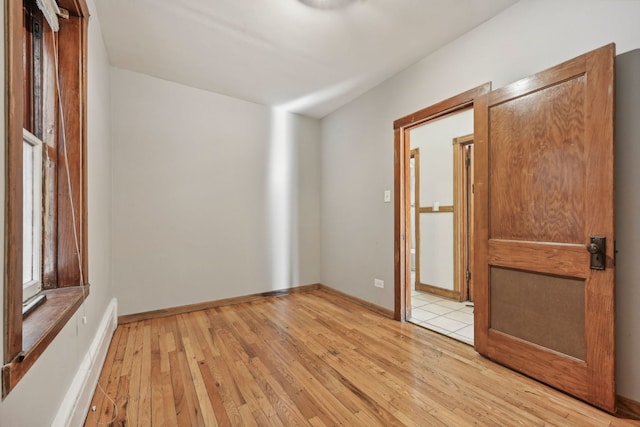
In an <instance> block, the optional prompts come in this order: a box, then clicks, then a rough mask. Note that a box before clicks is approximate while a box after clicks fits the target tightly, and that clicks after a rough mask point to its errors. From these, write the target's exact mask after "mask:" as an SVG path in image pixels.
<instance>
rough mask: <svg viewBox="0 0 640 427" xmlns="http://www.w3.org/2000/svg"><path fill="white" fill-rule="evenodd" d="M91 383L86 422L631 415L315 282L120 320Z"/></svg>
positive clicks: (552, 419)
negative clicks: (96, 383)
mask: <svg viewBox="0 0 640 427" xmlns="http://www.w3.org/2000/svg"><path fill="white" fill-rule="evenodd" d="M100 383H101V385H102V387H103V388H104V389H105V391H106V392H107V393H108V394H109V395H110V396H112V397H113V399H114V400H115V402H116V405H117V413H115V412H114V407H113V405H112V403H111V402H110V401H108V400H107V399H106V398H105V395H104V393H103V392H102V391H101V390H100V389H98V390H97V391H96V393H95V395H94V397H93V401H92V404H91V405H92V406H93V405H95V406H96V411H89V414H88V415H87V420H86V424H85V425H86V426H96V425H113V426H131V427H135V426H153V427H159V426H174V425H178V426H216V425H222V426H245V425H246V426H272V425H273V426H281V425H285V426H331V425H345V426H368V427H369V426H395V425H417V426H466V425H490V426H514V425H559V426H592V425H593V426H627V425H640V423H638V422H637V421H630V420H625V419H620V418H616V417H613V416H611V415H608V414H606V413H604V412H602V411H599V410H597V409H595V408H593V407H591V406H589V405H587V404H584V403H582V402H580V401H577V400H575V399H573V398H571V397H569V396H567V395H565V394H563V393H560V392H558V391H556V390H553V389H551V388H549V387H546V386H544V385H542V384H540V383H538V382H536V381H533V380H531V379H529V378H526V377H523V376H521V375H519V374H517V373H515V372H512V371H510V370H508V369H506V368H503V367H501V366H499V365H497V364H495V363H492V362H490V361H488V360H486V359H484V358H483V357H481V356H479V355H478V354H477V353H476V352H475V351H474V350H473V348H472V347H470V346H468V345H466V344H463V343H460V342H457V341H454V340H452V339H450V338H446V337H443V336H441V335H439V334H437V333H435V332H431V331H429V330H426V329H423V328H421V327H418V326H416V325H413V324H411V323H400V322H396V321H393V320H390V319H388V318H385V317H382V316H380V315H378V314H375V313H373V312H371V311H368V310H366V309H364V308H362V307H360V306H358V305H355V304H353V303H351V302H349V301H346V300H344V299H342V298H340V297H339V296H336V295H331V294H329V293H327V292H324V291H322V290H316V291H312V292H308V293H299V294H292V295H287V296H282V297H271V298H266V299H264V300H260V301H254V302H250V303H243V304H237V305H233V306H227V307H219V308H215V309H209V310H203V311H198V312H193V313H187V314H179V315H176V316H171V317H165V318H161V319H154V320H145V321H140V322H135V323H130V324H126V325H121V326H119V327H118V329H117V330H116V333H115V335H114V337H113V341H112V343H111V347H110V349H109V353H108V355H107V360H106V363H105V365H104V369H103V371H102V374H101V377H100ZM111 421H113V422H112V423H110V422H111Z"/></svg>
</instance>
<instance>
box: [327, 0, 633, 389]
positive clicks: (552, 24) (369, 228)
mask: <svg viewBox="0 0 640 427" xmlns="http://www.w3.org/2000/svg"><path fill="white" fill-rule="evenodd" d="M638 17H640V2H638V1H615V0H610V1H593V0H591V1H584V0H582V1H575V0H574V1H561V2H559V1H557V0H555V1H551V0H523V1H521V2H519V3H517V4H516V5H514V6H513V7H511V8H509V9H507V10H506V11H505V12H503V13H502V14H500V15H498V16H497V17H495V18H494V19H492V20H490V21H488V22H486V23H485V24H483V25H481V26H479V27H478V28H476V29H475V30H473V31H471V32H469V33H467V34H466V35H464V36H463V37H461V38H459V39H458V40H456V41H454V42H452V43H450V44H448V45H447V46H445V47H443V48H442V49H440V50H439V51H437V52H435V53H434V54H432V55H430V56H428V57H426V58H425V59H424V60H422V61H421V62H419V63H417V64H416V65H414V66H412V67H410V68H409V69H407V70H405V71H404V72H402V73H400V74H398V75H396V76H395V77H393V78H391V79H389V80H387V81H386V82H384V83H383V84H381V85H380V86H378V87H376V88H374V89H373V90H371V91H369V92H367V93H366V94H364V95H363V96H361V97H360V98H358V99H356V100H355V101H353V102H351V103H350V104H348V105H346V106H345V107H343V108H341V109H340V110H338V111H337V112H335V113H333V114H331V115H330V116H327V117H326V118H325V119H323V121H322V132H323V141H322V199H321V209H322V282H323V283H325V284H327V285H329V286H333V287H335V288H338V289H340V290H342V291H344V292H347V293H349V294H352V295H355V296H357V297H359V298H362V299H365V300H368V301H370V302H373V303H375V304H379V305H382V306H384V307H386V308H389V309H391V308H393V266H394V264H393V259H394V254H393V241H394V240H393V228H394V222H393V204H385V203H383V198H382V195H383V191H384V190H385V189H391V188H392V187H393V131H392V124H393V121H394V120H395V119H397V118H400V117H402V116H404V115H407V114H410V113H412V112H414V111H417V110H419V109H421V108H424V107H426V106H429V105H431V104H434V103H436V102H438V101H441V100H443V99H445V98H448V97H451V96H453V95H456V94H458V93H460V92H463V91H465V90H468V89H470V88H472V87H475V86H478V85H479V84H482V83H484V82H487V81H493V87H494V88H497V87H501V86H504V85H505V84H507V83H510V82H513V81H515V80H518V79H520V78H523V77H526V76H528V75H531V74H533V73H536V72H538V71H541V70H544V69H546V68H548V67H551V66H553V65H556V64H558V63H560V62H563V61H565V60H567V59H570V58H572V57H575V56H577V55H580V54H582V53H585V52H587V51H589V50H592V49H595V48H597V47H600V46H603V45H605V44H607V43H610V42H615V43H616V44H617V52H618V53H621V52H626V51H629V50H631V49H635V48H638V47H640V25H637V20H638ZM623 179H624V178H623ZM346 183H348V185H346ZM633 188H636V190H634V191H637V186H636V187H633ZM622 198H624V195H621V194H618V200H620V199H622ZM619 206H621V205H620V204H619ZM631 231H632V230H625V229H622V228H621V227H618V231H617V232H618V235H619V236H620V235H626V233H629V232H631ZM634 236H635V237H634V239H636V240H637V239H640V236H638V235H637V233H636V234H635V235H634ZM633 258H635V257H633ZM632 262H633V261H631V262H627V263H623V262H622V261H621V262H619V264H618V271H619V272H620V273H621V274H619V275H620V277H624V278H625V280H624V281H622V280H619V281H618V283H617V285H618V288H617V289H618V299H621V298H622V299H624V300H625V301H626V302H627V303H626V304H625V305H622V306H620V307H619V313H618V314H619V317H622V318H627V317H633V316H634V312H635V310H637V307H640V289H638V287H637V283H638V282H640V269H639V267H638V266H637V263H636V265H634V264H633V263H632ZM625 270H626V272H627V274H625V275H623V274H622V272H623V271H625ZM373 277H379V278H381V279H384V280H385V288H384V289H378V288H374V287H373V280H372V279H373ZM632 310H634V312H631V311H632ZM618 331H619V334H618V336H623V337H624V340H619V345H618V353H617V366H618V389H617V391H618V393H619V394H621V395H623V396H626V397H629V398H632V399H634V400H636V401H640V379H639V376H638V374H637V373H638V366H639V364H640V359H638V357H637V349H634V346H637V344H634V343H638V342H640V323H638V322H636V323H633V324H631V323H630V322H619V328H618ZM632 373H635V375H632Z"/></svg>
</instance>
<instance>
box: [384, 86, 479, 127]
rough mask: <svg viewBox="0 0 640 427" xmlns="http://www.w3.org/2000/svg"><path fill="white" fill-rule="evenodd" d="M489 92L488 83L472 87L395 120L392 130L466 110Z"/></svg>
mask: <svg viewBox="0 0 640 427" xmlns="http://www.w3.org/2000/svg"><path fill="white" fill-rule="evenodd" d="M490 90H491V83H490V82H487V83H485V84H482V85H480V86H477V87H474V88H473V89H471V90H468V91H466V92H462V93H460V94H458V95H455V96H452V97H451V98H448V99H445V100H444V101H440V102H438V103H437V104H433V105H431V106H429V107H426V108H423V109H422V110H418V111H416V112H415V113H412V114H409V115H407V116H404V117H401V118H399V119H397V120H396V121H394V122H393V128H394V129H401V128H407V127H410V126H416V125H418V124H422V123H424V122H426V121H429V120H433V119H436V118H438V117H442V116H446V115H447V114H451V113H454V112H456V111H458V110H461V109H464V108H468V107H470V106H472V105H473V101H474V99H476V98H477V97H479V96H480V95H483V94H485V93H488V92H489V91H490Z"/></svg>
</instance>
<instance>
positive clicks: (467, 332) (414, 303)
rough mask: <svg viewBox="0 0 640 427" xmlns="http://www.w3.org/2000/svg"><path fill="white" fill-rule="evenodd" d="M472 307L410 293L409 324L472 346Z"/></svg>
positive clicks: (431, 295) (424, 294) (423, 294)
mask: <svg viewBox="0 0 640 427" xmlns="http://www.w3.org/2000/svg"><path fill="white" fill-rule="evenodd" d="M469 305H473V303H470V302H468V301H467V302H457V301H451V300H448V299H446V298H442V297H439V296H437V295H433V294H429V293H425V292H420V291H416V290H413V291H411V318H410V319H409V322H411V323H415V324H416V325H419V326H423V327H425V328H428V329H431V330H432V331H436V332H439V333H441V334H443V335H447V336H449V337H451V338H454V339H456V340H458V341H462V342H464V343H467V344H470V345H473V307H472V306H471V307H470V306H469Z"/></svg>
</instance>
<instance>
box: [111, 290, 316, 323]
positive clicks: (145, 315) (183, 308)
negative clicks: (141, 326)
mask: <svg viewBox="0 0 640 427" xmlns="http://www.w3.org/2000/svg"><path fill="white" fill-rule="evenodd" d="M321 286H322V285H320V284H318V283H315V284H311V285H303V286H298V287H295V288H287V289H281V290H277V291H269V292H261V293H258V294H251V295H244V296H239V297H233V298H224V299H219V300H214V301H206V302H199V303H196V304H187V305H180V306H177V307H169V308H161V309H159V310H151V311H145V312H142V313H134V314H125V315H123V316H118V325H124V324H127V323H131V322H139V321H141V320H151V319H158V318H160V317H167V316H174V315H176V314H183V313H190V312H192V311H199V310H207V309H209V308H215V307H224V306H227V305H234V304H242V303H245V302H251V301H257V300H260V299H263V298H268V297H276V296H282V295H289V294H297V293H301V292H310V291H314V290H316V289H320V287H321Z"/></svg>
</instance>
